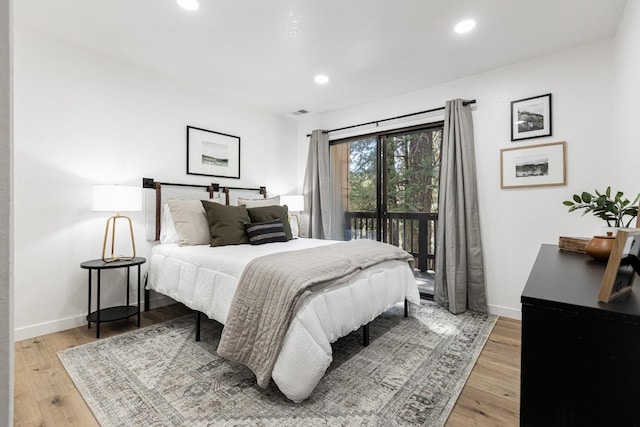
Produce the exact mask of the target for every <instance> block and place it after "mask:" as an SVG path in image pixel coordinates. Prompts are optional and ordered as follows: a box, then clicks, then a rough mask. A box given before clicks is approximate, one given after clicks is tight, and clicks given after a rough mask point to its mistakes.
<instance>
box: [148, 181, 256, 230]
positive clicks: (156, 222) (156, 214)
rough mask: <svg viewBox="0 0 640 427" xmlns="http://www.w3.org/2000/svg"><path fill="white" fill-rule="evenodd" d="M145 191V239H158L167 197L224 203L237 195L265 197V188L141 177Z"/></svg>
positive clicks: (227, 202)
mask: <svg viewBox="0 0 640 427" xmlns="http://www.w3.org/2000/svg"><path fill="white" fill-rule="evenodd" d="M142 188H143V189H147V191H145V192H144V193H145V225H146V230H147V231H146V237H147V240H160V227H161V223H162V209H163V203H164V201H166V200H168V199H182V200H201V199H205V198H208V199H213V198H215V197H220V199H221V201H223V202H224V203H225V204H226V205H235V204H237V201H238V197H248V198H255V197H256V195H261V196H262V197H264V198H266V197H267V188H266V187H258V188H245V187H225V186H221V185H220V184H209V185H198V184H178V183H171V182H158V181H155V180H154V179H153V178H142Z"/></svg>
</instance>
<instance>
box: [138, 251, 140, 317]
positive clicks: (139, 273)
mask: <svg viewBox="0 0 640 427" xmlns="http://www.w3.org/2000/svg"><path fill="white" fill-rule="evenodd" d="M139 327H140V264H138V328H139Z"/></svg>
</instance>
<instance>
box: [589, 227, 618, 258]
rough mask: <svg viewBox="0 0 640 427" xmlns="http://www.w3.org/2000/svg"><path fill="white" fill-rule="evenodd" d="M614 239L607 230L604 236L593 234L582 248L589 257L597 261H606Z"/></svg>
mask: <svg viewBox="0 0 640 427" xmlns="http://www.w3.org/2000/svg"><path fill="white" fill-rule="evenodd" d="M615 240H616V238H615V236H613V233H611V232H610V231H608V232H607V235H606V236H593V238H592V239H591V240H589V243H587V245H586V246H585V247H584V249H585V251H586V252H587V254H589V256H591V258H593V259H595V260H598V261H608V260H609V254H611V248H613V242H615Z"/></svg>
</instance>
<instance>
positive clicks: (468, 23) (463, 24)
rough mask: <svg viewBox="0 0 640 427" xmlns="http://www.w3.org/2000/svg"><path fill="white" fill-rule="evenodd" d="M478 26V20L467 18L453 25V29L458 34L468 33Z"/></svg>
mask: <svg viewBox="0 0 640 427" xmlns="http://www.w3.org/2000/svg"><path fill="white" fill-rule="evenodd" d="M475 26H476V21H474V20H473V19H465V20H464V21H460V22H458V23H457V24H456V26H455V27H453V30H454V31H455V32H456V33H458V34H464V33H468V32H469V31H471V30H473V29H474V28H475Z"/></svg>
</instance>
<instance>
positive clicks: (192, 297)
mask: <svg viewBox="0 0 640 427" xmlns="http://www.w3.org/2000/svg"><path fill="white" fill-rule="evenodd" d="M168 186H169V185H167V184H165V185H164V187H168ZM162 187H163V185H161V184H159V183H153V192H152V193H153V196H154V198H155V203H150V200H149V198H148V199H147V206H152V207H153V209H154V210H155V217H156V218H157V219H155V221H154V222H155V224H157V227H156V229H155V233H152V234H154V236H155V237H157V238H158V239H160V236H161V235H162V231H161V230H159V229H158V228H162V226H163V225H164V226H165V227H166V228H170V226H171V221H178V219H175V220H174V219H173V218H168V217H169V216H170V215H167V214H168V213H170V212H172V210H171V209H166V208H167V207H168V204H167V205H165V204H164V202H163V201H162V200H165V201H168V200H167V196H165V195H163V193H162V191H163V190H162ZM147 188H149V184H148V182H147ZM206 190H207V191H208V193H209V194H208V196H209V198H211V199H214V198H215V194H214V193H215V191H214V190H219V188H218V187H216V186H214V185H211V186H207V187H206ZM232 190H233V189H232V188H230V187H229V188H226V189H225V188H223V189H222V190H219V192H220V194H222V195H223V196H222V197H219V200H218V203H220V204H224V205H228V204H229V203H230V198H231V199H233V197H230V192H231V191H232ZM238 190H240V191H248V192H254V195H255V194H258V195H259V197H260V199H264V200H259V201H256V202H255V203H258V204H260V203H273V202H274V201H273V200H271V201H267V199H268V198H267V194H266V189H265V188H264V187H261V188H260V189H238ZM169 197H170V196H169ZM237 199H239V201H240V202H241V203H242V202H246V199H244V200H243V198H242V197H237V198H236V199H235V201H236V202H237V201H238V200H237ZM217 209H218V208H217ZM220 209H221V208H220ZM149 216H153V215H149ZM149 222H150V221H148V223H149ZM176 224H177V222H176ZM160 240H162V241H164V243H161V244H158V245H156V246H154V247H153V249H152V253H151V257H150V266H149V274H148V280H147V283H146V289H147V290H154V291H156V292H159V293H161V294H164V295H166V296H169V297H171V298H173V299H174V300H176V301H179V302H181V303H183V304H185V305H186V306H188V307H190V308H191V309H194V310H196V311H198V312H199V313H200V312H201V313H203V314H205V315H206V316H207V317H208V318H210V319H213V320H215V321H218V322H220V323H222V324H223V325H226V326H225V331H223V335H224V333H225V332H226V329H227V328H230V326H229V325H228V324H227V322H228V321H229V316H230V311H231V312H232V313H233V310H234V306H232V303H233V301H234V296H235V297H236V298H237V296H236V290H237V289H238V287H239V281H240V279H241V276H242V275H243V271H245V269H246V268H247V266H248V265H253V264H251V263H255V262H257V261H255V260H258V261H259V260H265V259H268V257H272V256H274V257H278V256H280V257H283V256H284V257H291V256H292V255H293V254H301V253H303V252H307V251H316V250H317V251H323V249H322V248H323V247H324V248H325V249H324V252H328V251H333V250H334V248H337V247H338V246H331V245H336V244H338V242H335V241H329V240H318V239H305V238H292V239H287V240H286V241H279V242H274V243H266V244H260V245H253V244H230V245H220V246H216V247H211V246H210V245H208V244H192V245H184V244H183V245H181V244H180V243H178V242H175V238H174V239H173V240H174V241H173V242H171V239H169V238H166V235H165V238H163V239H160ZM183 243H184V242H183ZM312 248H318V249H312ZM292 251H296V252H292ZM278 254H280V255H278ZM282 254H284V255H282ZM147 299H148V298H147ZM419 300H420V297H419V292H418V288H417V285H416V282H415V279H414V277H413V272H412V269H411V268H410V266H409V264H408V263H407V261H406V260H402V259H390V260H384V261H382V262H378V263H376V264H374V265H371V266H368V267H367V268H364V269H362V270H361V271H357V272H355V273H353V274H349V275H348V276H346V277H345V278H343V279H339V280H335V281H334V282H333V283H331V285H329V286H327V287H325V288H322V289H321V290H319V291H315V292H312V293H310V294H309V295H308V296H306V297H305V298H302V299H301V300H300V301H299V303H298V304H297V305H296V306H295V309H294V312H293V314H292V316H291V319H290V322H288V323H287V328H286V331H285V332H284V333H283V339H282V341H281V344H278V349H279V351H278V352H277V355H276V356H275V359H274V360H275V362H274V363H273V366H272V370H271V371H270V375H269V377H268V378H271V379H273V381H274V382H275V384H276V385H277V386H278V388H279V389H280V391H281V392H282V393H283V394H284V395H285V396H286V397H287V398H288V399H290V400H292V401H293V402H301V401H303V400H304V399H306V398H307V397H308V396H309V395H310V394H311V393H312V392H313V389H314V388H315V386H316V385H317V384H318V382H319V381H320V379H321V378H322V376H323V375H324V373H325V371H326V369H327V368H328V367H329V365H330V364H331V361H332V350H331V343H332V342H334V341H336V340H337V339H338V338H340V337H343V336H345V335H347V334H349V333H351V332H353V331H355V330H357V329H359V328H360V327H362V326H363V325H367V324H368V323H369V322H371V321H372V320H373V319H374V318H376V317H377V316H378V315H380V314H381V313H383V312H384V311H386V310H387V309H388V308H390V307H391V306H393V305H395V304H397V303H400V302H402V301H405V305H406V301H408V302H410V303H413V304H419ZM236 304H239V303H238V302H236ZM236 317H237V316H236ZM234 319H235V317H234ZM221 346H222V343H221ZM254 372H256V371H255V370H254ZM268 378H267V380H268ZM258 382H259V383H260V380H259V381H258Z"/></svg>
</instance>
